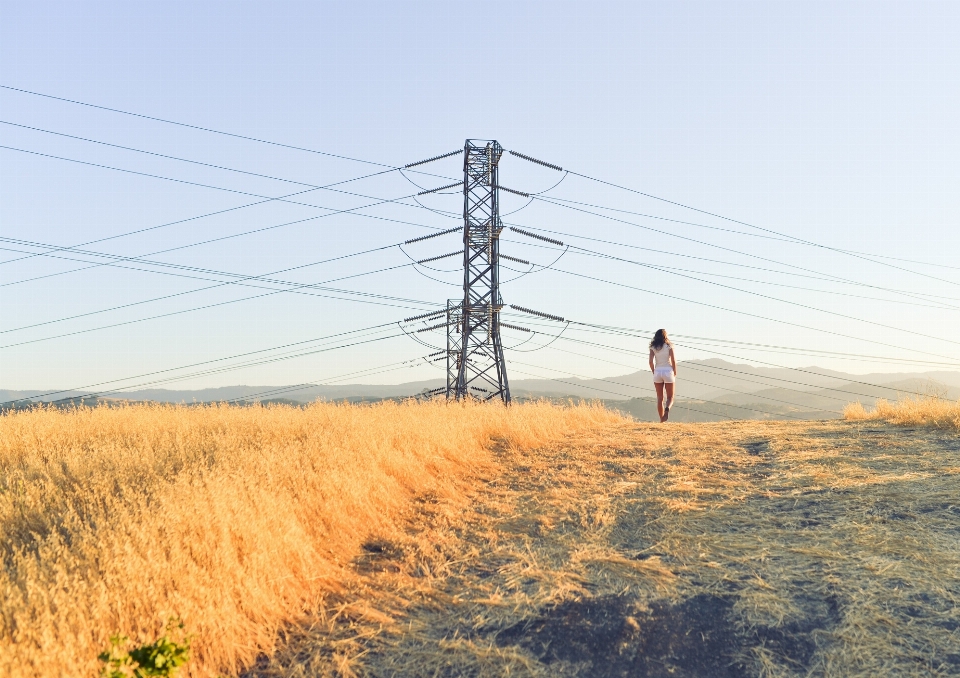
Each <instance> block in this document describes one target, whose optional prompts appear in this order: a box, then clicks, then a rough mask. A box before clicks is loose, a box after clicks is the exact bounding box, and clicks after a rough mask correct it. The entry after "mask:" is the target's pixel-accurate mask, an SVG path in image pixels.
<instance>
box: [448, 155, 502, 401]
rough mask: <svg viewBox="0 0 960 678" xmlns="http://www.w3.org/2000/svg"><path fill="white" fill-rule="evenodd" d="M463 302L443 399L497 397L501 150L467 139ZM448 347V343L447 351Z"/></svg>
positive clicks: (499, 385) (499, 394) (499, 375)
mask: <svg viewBox="0 0 960 678" xmlns="http://www.w3.org/2000/svg"><path fill="white" fill-rule="evenodd" d="M463 151H464V152H463V301H462V302H461V303H460V308H459V314H458V316H459V317H457V318H456V320H457V321H458V322H457V327H455V328H449V327H448V330H447V331H448V335H449V333H450V332H451V331H457V330H459V345H458V346H457V347H456V348H458V349H459V356H458V360H457V362H456V368H457V369H456V381H455V382H454V383H452V384H451V383H450V379H452V378H453V377H454V375H453V371H452V370H448V382H447V397H448V398H449V397H451V395H452V396H453V397H454V398H456V399H457V400H464V399H466V398H468V397H469V398H477V399H480V400H492V399H494V398H500V399H501V400H503V402H504V403H509V402H510V386H509V384H508V383H507V369H506V364H505V363H504V360H503V345H502V343H501V342H500V309H501V308H503V301H502V300H501V298H500V232H501V231H502V230H503V225H502V224H501V222H500V204H499V195H498V193H499V184H498V177H497V165H498V164H499V162H500V156H502V155H503V147H502V146H500V144H498V143H497V142H496V141H478V140H476V139H467V141H466V143H465V144H464V149H463ZM449 348H451V346H450V345H449V344H448V349H449Z"/></svg>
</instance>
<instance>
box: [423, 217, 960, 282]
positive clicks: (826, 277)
mask: <svg viewBox="0 0 960 678" xmlns="http://www.w3.org/2000/svg"><path fill="white" fill-rule="evenodd" d="M556 199H557V200H559V198H556ZM545 202H548V203H550V204H554V205H556V206H557V207H568V208H569V209H574V210H576V211H580V212H585V213H587V214H591V215H593V216H598V217H601V218H605V219H610V220H613V221H617V222H620V223H624V224H627V225H629V226H635V227H637V228H641V229H645V230H650V231H653V232H655V233H659V234H661V235H669V236H671V237H675V238H679V239H681V240H687V241H690V242H694V243H696V244H700V245H705V246H707V247H714V248H717V249H721V250H724V251H728V252H731V253H734V254H739V255H741V256H745V257H750V258H754V259H759V260H761V261H768V262H770V263H774V264H777V265H779V266H785V267H788V268H794V269H797V270H799V271H805V272H807V273H812V274H814V275H805V274H802V273H796V272H792V271H779V270H775V269H769V268H764V267H759V266H750V265H748V264H741V263H736V262H732V261H724V260H720V259H711V258H708V257H698V256H694V255H690V254H681V253H678V252H670V251H665V250H657V249H653V248H648V247H641V246H638V245H630V244H627V243H621V242H616V241H612V240H605V239H601V238H591V237H587V236H582V235H576V234H573V233H569V232H564V231H556V230H551V229H546V228H538V227H532V226H526V225H524V224H515V223H509V222H504V223H505V225H507V226H509V227H510V228H511V229H512V230H514V231H516V232H518V233H522V234H524V235H529V236H530V237H537V238H540V239H543V236H537V235H535V234H532V233H529V231H526V230H524V229H532V230H534V231H541V232H544V233H555V234H558V235H565V236H567V237H571V238H580V239H584V240H592V241H594V242H602V243H606V244H611V245H617V246H620V247H629V248H631V249H639V250H644V251H649V252H654V253H658V254H667V255H671V256H678V257H684V258H689V259H696V260H699V261H709V262H712V263H718V264H723V265H725V266H736V267H739V268H748V269H753V270H758V271H766V272H769V273H776V274H778V275H790V276H797V277H802V278H811V279H813V280H820V281H823V282H831V283H834V284H838V283H839V284H846V285H854V286H859V287H867V288H870V289H876V290H880V291H884V292H890V293H892V294H900V295H903V296H905V297H907V298H910V299H914V300H921V301H929V300H930V298H933V299H948V300H952V301H960V298H957V297H947V296H942V295H932V294H929V293H924V292H912V291H906V290H898V289H894V288H888V287H882V286H879V285H872V284H870V283H864V282H860V281H858V280H852V279H849V278H842V277H840V276H836V275H833V274H829V273H821V272H820V271H816V270H814V269H809V268H805V267H802V266H796V265H794V264H788V263H785V262H782V261H778V260H776V259H770V258H768V257H762V256H759V255H755V254H750V253H749V252H744V251H741V250H736V249H733V248H729V247H723V246H720V245H716V244H714V243H710V242H706V241H702V240H697V239H695V238H690V237H688V236H683V235H680V234H677V233H671V232H669V231H663V230H660V229H656V228H653V227H651V226H645V225H643V224H637V223H634V222H631V221H625V220H622V219H617V218H615V217H610V216H608V215H605V214H598V213H596V212H590V211H589V210H581V209H577V208H572V207H569V206H567V205H562V204H557V203H552V202H550V201H549V200H545ZM601 209H610V208H605V207H604V208H601ZM432 211H436V212H440V210H432ZM447 214H452V213H447ZM646 216H651V215H646ZM451 218H453V217H451ZM656 218H660V217H656ZM667 221H677V220H671V219H667ZM679 223H689V222H679ZM518 227H522V228H518ZM547 241H548V242H549V241H550V239H549V238H547ZM526 244H528V245H530V243H526ZM531 246H533V247H537V245H531ZM541 247H542V246H541ZM767 284H778V283H767ZM828 293H831V292H828Z"/></svg>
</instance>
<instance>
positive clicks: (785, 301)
mask: <svg viewBox="0 0 960 678" xmlns="http://www.w3.org/2000/svg"><path fill="white" fill-rule="evenodd" d="M575 249H576V250H579V251H580V252H583V253H586V254H588V255H590V256H596V257H600V258H603V259H610V260H613V261H619V262H622V263H626V264H633V265H635V266H642V267H643V268H650V269H653V270H657V271H661V272H663V273H669V274H671V275H676V276H680V277H681V278H687V279H689V280H696V281H697V282H702V283H706V284H708V285H716V286H717V287H722V288H724V289H728V290H733V291H735V292H742V293H744V294H752V295H754V296H757V297H760V298H762V299H769V300H771V301H779V302H780V303H783V304H789V305H791V306H798V307H800V308H805V309H807V310H811V311H818V312H820V313H827V314H829V315H834V316H837V317H839V318H844V319H846V320H856V321H857V322H862V323H866V324H868V325H875V326H877V327H882V328H884V329H888V330H895V331H897V332H903V333H905V334H915V335H916V336H918V337H924V338H926V339H936V340H937V341H943V342H946V343H948V344H957V345H960V341H955V340H953V339H945V338H943V337H938V336H935V335H932V334H925V333H923V332H916V331H914V330H905V329H903V328H901V327H894V326H893V325H886V324H884V323H879V322H875V321H873V320H864V319H863V318H857V317H856V316H852V315H848V314H846V313H839V312H837V311H829V310H826V309H823V308H817V307H816V306H810V305H809V304H803V303H800V302H797V301H790V300H788V299H780V298H779V297H772V296H770V295H768V294H762V293H760V292H752V291H750V290H744V289H741V288H739V287H733V286H732V285H725V284H723V283H718V282H715V281H713V280H703V279H702V278H696V277H694V276H691V275H686V274H684V273H678V272H677V271H676V270H670V269H668V268H663V267H660V266H656V265H654V264H646V263H643V262H639V261H633V260H630V259H624V258H622V257H617V256H614V255H612V254H603V253H602V252H595V251H593V250H588V249H585V248H583V247H576V248H575ZM558 270H559V269H558ZM707 275H709V274H707ZM772 284H775V283H772ZM904 350H906V349H904ZM941 357H942V356H941Z"/></svg>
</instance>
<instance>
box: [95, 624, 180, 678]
mask: <svg viewBox="0 0 960 678" xmlns="http://www.w3.org/2000/svg"><path fill="white" fill-rule="evenodd" d="M177 630H179V631H177ZM173 635H177V636H179V641H178V640H174V639H172V638H171V636H173ZM129 642H130V639H129V638H128V637H127V636H123V635H120V634H117V635H115V636H110V649H109V650H107V651H105V652H101V653H100V655H99V657H98V658H99V659H100V661H102V662H103V663H104V666H103V668H102V669H101V671H100V676H101V678H150V677H154V676H166V677H168V678H172V677H173V676H176V675H177V671H179V669H180V667H181V666H183V665H184V664H186V663H187V661H188V660H189V659H190V637H189V636H186V635H184V634H183V622H182V621H180V620H179V619H170V621H168V622H167V626H166V629H165V631H164V634H163V635H162V636H160V637H159V638H157V640H155V641H154V642H152V643H149V644H147V645H141V646H139V647H135V648H133V649H132V650H129V651H128V650H126V649H125V647H126V646H127V645H128V644H129Z"/></svg>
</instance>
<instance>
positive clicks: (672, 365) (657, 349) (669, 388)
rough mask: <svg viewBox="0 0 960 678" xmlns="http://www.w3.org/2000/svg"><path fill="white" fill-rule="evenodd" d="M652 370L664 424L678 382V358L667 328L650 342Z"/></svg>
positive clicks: (659, 410) (659, 331)
mask: <svg viewBox="0 0 960 678" xmlns="http://www.w3.org/2000/svg"><path fill="white" fill-rule="evenodd" d="M650 371H651V372H653V385H654V387H655V388H656V389H657V413H659V415H660V423H661V424H662V423H663V422H665V421H666V420H667V418H669V416H670V407H671V406H672V405H673V389H674V386H675V385H676V382H677V359H676V358H675V357H674V355H673V346H672V345H671V344H670V339H669V338H668V337H667V331H666V330H657V333H656V334H654V335H653V341H651V342H650ZM664 390H666V392H667V404H666V407H664V404H663V392H664Z"/></svg>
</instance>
